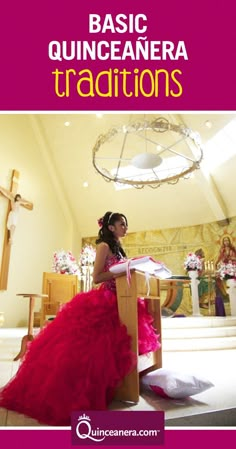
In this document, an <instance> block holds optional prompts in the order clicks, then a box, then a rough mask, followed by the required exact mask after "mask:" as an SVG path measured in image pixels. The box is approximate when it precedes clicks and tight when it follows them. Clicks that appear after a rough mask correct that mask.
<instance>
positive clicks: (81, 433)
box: [76, 413, 106, 441]
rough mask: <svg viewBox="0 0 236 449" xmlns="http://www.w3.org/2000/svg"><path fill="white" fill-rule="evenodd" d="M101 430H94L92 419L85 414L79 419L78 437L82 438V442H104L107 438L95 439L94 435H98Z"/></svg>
mask: <svg viewBox="0 0 236 449" xmlns="http://www.w3.org/2000/svg"><path fill="white" fill-rule="evenodd" d="M98 432H99V429H96V430H93V429H92V426H91V419H90V418H89V416H86V415H85V413H84V414H83V415H82V416H80V417H79V419H78V424H77V426H76V435H77V436H78V437H79V438H81V440H85V439H87V438H89V439H90V440H92V441H103V440H105V438H106V436H103V437H100V438H95V437H94V436H93V435H97V433H98Z"/></svg>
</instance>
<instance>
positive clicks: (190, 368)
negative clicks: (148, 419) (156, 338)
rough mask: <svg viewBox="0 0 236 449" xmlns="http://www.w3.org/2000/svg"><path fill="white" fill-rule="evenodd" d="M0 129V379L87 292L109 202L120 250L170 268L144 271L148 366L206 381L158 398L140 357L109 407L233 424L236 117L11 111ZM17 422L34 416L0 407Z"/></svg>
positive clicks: (172, 420)
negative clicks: (153, 331) (153, 350)
mask: <svg viewBox="0 0 236 449" xmlns="http://www.w3.org/2000/svg"><path fill="white" fill-rule="evenodd" d="M0 130H1V141H0V167H1V168H0V255H1V262H0V388H1V387H2V386H4V385H5V384H6V383H7V382H8V381H9V380H10V379H11V378H12V377H13V376H14V375H15V374H16V372H17V370H18V367H19V366H20V364H21V360H22V358H23V355H24V353H25V351H27V345H28V344H30V341H32V340H33V339H34V338H35V336H36V335H37V333H38V332H39V331H40V329H41V328H43V327H44V326H50V325H51V321H53V319H54V318H55V316H56V314H57V312H58V310H59V308H60V307H61V305H62V304H63V303H65V302H67V301H69V300H70V299H71V298H73V297H74V296H75V295H76V294H77V293H79V292H83V291H84V292H85V291H89V290H90V289H92V288H94V285H93V264H94V258H95V254H96V239H97V235H98V231H99V226H98V221H99V219H100V217H102V216H103V215H104V214H105V213H106V212H107V211H111V212H119V213H121V214H124V215H125V216H126V217H127V220H128V232H127V235H126V236H125V237H124V238H123V239H122V246H123V247H124V249H125V251H126V254H127V256H128V258H130V259H131V258H142V257H145V256H149V257H150V258H152V259H154V260H155V261H159V262H161V263H163V264H164V266H165V267H167V269H168V270H169V271H170V276H169V277H167V278H161V279H159V278H156V279H155V280H154V279H153V277H152V275H151V280H150V286H149V284H148V283H149V280H148V277H147V276H146V277H145V276H143V277H142V285H143V287H142V288H143V290H145V292H144V291H143V290H142V292H141V295H143V296H145V298H146V297H147V299H148V297H149V296H150V289H152V288H154V290H153V291H154V293H152V292H151V296H150V301H151V303H152V306H151V307H152V310H153V313H154V314H155V313H157V315H158V317H157V323H158V326H159V327H160V329H161V352H160V353H159V355H158V356H157V359H155V358H154V362H153V366H155V367H156V368H157V367H159V368H163V369H166V370H167V371H168V372H169V373H172V374H173V373H175V372H178V373H179V374H181V373H182V375H183V379H185V381H186V379H187V376H188V374H189V376H190V374H192V373H194V375H195V378H194V379H195V381H196V380H197V381H199V382H198V387H199V384H200V383H201V379H205V381H206V383H207V382H208V384H207V387H205V388H202V390H201V389H200V388H199V390H198V391H197V390H195V391H192V392H190V393H189V392H188V394H187V393H186V395H184V394H183V395H182V396H181V395H180V394H179V395H178V394H177V395H176V396H172V397H171V396H167V395H166V394H164V395H163V394H160V391H159V390H158V391H157V389H153V388H150V386H148V385H147V384H145V382H144V381H143V379H144V378H143V377H142V375H140V373H142V371H143V372H144V373H145V374H147V373H148V372H149V374H151V372H152V370H153V368H152V364H150V363H149V362H150V361H148V360H147V359H148V357H149V355H148V354H147V355H146V358H145V356H144V357H143V358H142V360H140V361H139V364H140V365H139V366H138V369H139V368H140V366H141V365H142V364H143V365H144V368H140V369H139V373H137V376H136V378H137V379H138V383H139V385H138V399H136V400H134V401H132V400H129V397H128V399H127V400H126V399H124V397H123V396H122V395H121V398H120V396H119V394H118V395H117V397H115V399H114V400H113V402H112V403H111V405H110V406H109V409H110V410H111V411H112V410H124V411H127V410H131V411H135V410H149V411H150V410H163V411H164V412H165V425H166V426H169V427H206V426H207V427H234V426H235V427H236V380H235V375H234V370H233V367H234V359H235V356H236V201H235V198H234V192H235V189H236V114H233V113H208V112H201V113H191V112H190V113H187V112H186V113H183V112H181V113H165V114H160V113H158V112H156V113H154V112H151V113H137V114H136V113H134V112H133V113H127V112H124V113H111V112H110V113H105V112H104V113H95V112H94V113H91V112H90V113H85V112H81V113H78V112H77V113H58V114H56V113H30V114H27V113H9V114H0ZM15 195H18V196H19V197H18V201H17V204H15V203H14V201H12V200H13V199H14V198H15ZM191 258H192V259H193V260H194V261H196V260H197V263H199V264H200V265H199V267H197V266H194V267H191V264H190V262H189V263H188V262H186V260H190V259H191ZM193 271H194V273H192V272H193ZM190 272H191V273H192V274H191V273H190ZM133 276H134V274H133V273H132V279H133ZM127 279H128V275H127ZM127 279H126V278H125V277H124V282H125V284H124V290H125V291H127V288H128V287H127V285H128V284H127ZM140 279H141V278H140ZM135 282H136V281H135ZM154 283H155V286H154ZM117 285H118V284H117ZM137 285H138V286H139V287H140V285H141V281H140V283H139V278H138V276H137ZM153 286H154V287H153ZM149 287H150V288H149ZM137 291H138V290H137ZM154 296H155V297H157V299H158V301H156V303H155V300H154ZM152 300H153V302H152ZM154 303H155V304H158V307H157V306H156V305H153V304H154ZM122 313H123V314H124V315H123V316H124V320H126V318H127V314H128V315H129V313H128V312H127V309H126V310H125V312H124V311H122ZM129 320H131V318H130V316H129V317H128V318H127V322H128V323H129V324H130V322H131V321H129ZM68 326H70V323H68ZM127 326H128V325H127ZM127 328H128V327H127ZM131 328H132V325H131ZM135 335H136V334H135ZM135 338H138V336H137V335H136V337H135ZM158 364H159V365H158ZM147 366H148V367H151V368H150V369H149V368H146V367H147ZM146 369H147V371H145V370H146ZM147 375H148V374H147ZM145 378H146V377H145ZM183 379H182V384H181V385H183V382H184V380H183ZM199 379H200V380H199ZM180 380H181V379H180ZM186 382H187V381H186ZM127 385H128V383H127ZM194 387H195V388H196V382H195V385H194ZM25 388H27V386H25ZM127 388H128V387H127ZM179 388H180V389H181V388H182V387H181V386H180V387H179ZM131 397H132V395H131ZM18 426H19V427H31V428H32V427H39V426H42V424H41V423H39V422H38V421H36V420H34V419H32V418H30V417H28V416H26V415H23V414H20V413H17V412H14V411H11V410H6V409H4V408H0V427H2V428H3V427H7V428H9V427H18Z"/></svg>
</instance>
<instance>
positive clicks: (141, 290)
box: [115, 270, 162, 402]
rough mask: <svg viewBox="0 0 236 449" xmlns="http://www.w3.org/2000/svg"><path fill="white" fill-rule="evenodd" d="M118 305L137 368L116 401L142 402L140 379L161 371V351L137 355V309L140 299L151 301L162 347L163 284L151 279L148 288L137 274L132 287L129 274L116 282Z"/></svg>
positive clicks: (116, 397)
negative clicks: (128, 277)
mask: <svg viewBox="0 0 236 449" xmlns="http://www.w3.org/2000/svg"><path fill="white" fill-rule="evenodd" d="M116 289H117V302H118V311H119V316H120V320H121V322H122V323H123V324H125V325H126V327H127V331H128V334H129V335H130V336H131V338H132V350H133V352H134V354H136V355H137V360H138V363H137V366H136V368H135V369H134V370H133V371H132V372H131V373H130V374H129V375H128V376H126V377H125V378H124V380H123V383H122V385H121V386H120V387H119V388H118V389H117V392H116V395H115V399H118V400H121V401H127V402H139V380H140V376H142V375H144V374H146V373H148V372H149V371H153V370H155V369H157V368H161V367H162V349H161V348H160V349H158V350H157V351H155V352H150V353H148V354H147V355H146V354H145V355H141V356H139V355H138V305H137V298H144V299H145V300H146V301H148V311H149V312H150V313H151V314H152V316H153V318H154V322H153V326H154V328H155V329H157V334H159V335H160V337H159V341H160V343H161V307H160V281H159V280H158V279H157V278H156V277H154V276H150V277H149V285H147V280H146V277H145V274H144V273H141V272H139V271H137V270H134V271H132V272H131V281H130V286H129V285H128V282H127V278H126V274H124V276H121V277H118V278H117V279H116Z"/></svg>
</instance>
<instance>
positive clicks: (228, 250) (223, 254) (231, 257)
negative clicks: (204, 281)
mask: <svg viewBox="0 0 236 449" xmlns="http://www.w3.org/2000/svg"><path fill="white" fill-rule="evenodd" d="M229 261H231V262H236V248H235V247H234V246H233V244H232V242H231V240H230V238H229V236H224V237H223V239H222V244H221V247H220V252H219V255H218V258H217V260H216V267H217V266H218V264H219V263H220V262H222V263H228V262H229Z"/></svg>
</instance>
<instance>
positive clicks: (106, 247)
mask: <svg viewBox="0 0 236 449" xmlns="http://www.w3.org/2000/svg"><path fill="white" fill-rule="evenodd" d="M109 250H110V248H109V245H108V243H106V242H100V243H98V244H97V251H102V252H107V253H108V252H109Z"/></svg>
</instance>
